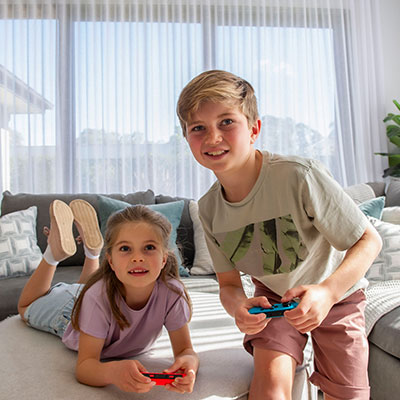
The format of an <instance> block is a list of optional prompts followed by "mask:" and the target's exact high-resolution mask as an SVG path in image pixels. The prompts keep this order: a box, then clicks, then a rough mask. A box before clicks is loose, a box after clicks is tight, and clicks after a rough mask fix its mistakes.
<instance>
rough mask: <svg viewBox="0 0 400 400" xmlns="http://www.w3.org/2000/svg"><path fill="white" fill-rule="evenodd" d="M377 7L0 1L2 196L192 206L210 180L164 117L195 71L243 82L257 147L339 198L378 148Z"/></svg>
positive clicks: (373, 3) (363, 173)
mask: <svg viewBox="0 0 400 400" xmlns="http://www.w3.org/2000/svg"><path fill="white" fill-rule="evenodd" d="M378 14H379V1H377V0H337V1H336V0H335V1H333V0H299V1H296V0H287V1H277V0H264V1H263V0H253V1H241V0H232V1H231V0H225V1H223V0H213V1H211V0H198V1H195V0H180V1H179V0H177V1H167V0H148V1H144V0H136V1H135V0H130V1H127V0H126V1H123V0H112V1H111V0H110V1H100V0H91V1H89V0H87V1H79V0H47V1H46V0H37V1H34V0H27V1H15V0H14V1H11V0H10V1H7V0H0V129H1V132H0V134H1V137H0V139H1V140H0V146H1V152H0V157H1V162H0V167H1V176H0V178H1V188H0V189H1V190H6V189H8V190H11V191H12V192H34V193H46V192H99V193H111V192H124V193H126V192H132V191H137V190H147V189H148V188H151V189H153V190H154V192H156V193H163V194H169V195H179V196H187V197H193V198H198V197H199V196H200V195H201V194H202V193H204V192H205V190H206V189H207V188H208V187H209V186H210V184H211V183H212V182H213V181H214V176H213V174H212V173H210V172H209V171H206V170H205V169H204V168H202V167H199V166H198V165H197V164H196V162H195V161H194V159H193V158H192V156H191V154H190V152H189V149H188V146H187V144H186V142H185V140H184V139H183V138H182V135H181V131H180V128H179V123H178V120H177V117H176V115H175V106H176V101H177V98H178V96H179V93H180V91H181V89H182V88H183V87H184V85H185V84H186V83H187V82H188V81H189V80H190V79H191V78H193V77H194V76H195V75H197V74H199V73H200V72H202V71H204V70H207V69H214V68H217V69H225V70H229V71H231V72H233V73H236V74H238V75H240V76H242V77H244V78H245V79H247V80H248V81H250V82H251V83H252V84H253V85H254V87H255V90H256V94H257V97H258V101H259V109H260V115H261V118H262V126H263V128H262V134H261V137H260V139H259V140H258V143H257V146H258V147H260V148H265V149H268V150H270V151H273V152H278V153H283V154H298V155H302V156H308V157H313V158H318V159H320V160H321V161H323V162H324V163H325V164H326V165H327V166H328V168H329V169H330V170H331V172H332V173H333V175H334V176H335V178H336V179H337V180H338V181H339V182H340V183H342V184H343V185H349V184H353V183H357V182H364V181H367V180H372V179H379V178H380V177H381V175H382V170H383V168H384V165H383V162H384V160H383V159H382V158H380V157H378V156H375V155H374V151H382V150H384V149H385V148H386V146H387V145H386V140H385V134H384V126H383V123H382V118H383V117H384V114H385V113H384V110H383V103H384V102H383V100H382V87H383V85H382V67H381V64H380V63H381V61H380V60H381V53H380V37H379V32H380V30H379V26H378V23H379V18H378Z"/></svg>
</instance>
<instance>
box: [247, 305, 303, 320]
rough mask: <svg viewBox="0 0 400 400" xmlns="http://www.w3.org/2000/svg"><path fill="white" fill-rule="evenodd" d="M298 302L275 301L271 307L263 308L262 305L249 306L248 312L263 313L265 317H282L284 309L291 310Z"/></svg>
mask: <svg viewBox="0 0 400 400" xmlns="http://www.w3.org/2000/svg"><path fill="white" fill-rule="evenodd" d="M298 304H299V303H297V301H288V302H285V303H276V304H273V305H272V307H271V308H263V307H253V308H250V310H249V313H250V314H261V313H264V314H265V315H266V316H267V318H275V317H282V316H283V313H284V312H285V311H289V310H293V308H296V307H297V306H298Z"/></svg>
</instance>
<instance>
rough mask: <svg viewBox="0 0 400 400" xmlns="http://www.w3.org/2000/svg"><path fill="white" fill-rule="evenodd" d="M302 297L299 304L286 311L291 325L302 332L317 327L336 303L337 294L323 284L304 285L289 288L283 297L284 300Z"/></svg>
mask: <svg viewBox="0 0 400 400" xmlns="http://www.w3.org/2000/svg"><path fill="white" fill-rule="evenodd" d="M295 297H300V298H301V301H300V303H299V305H298V306H297V307H296V308H295V309H293V310H290V311H286V312H285V317H286V319H287V321H288V322H289V324H290V325H292V326H293V327H294V328H296V329H297V330H298V331H299V332H301V333H307V332H311V331H312V330H313V329H315V328H317V327H318V326H319V325H320V324H321V322H322V321H323V320H324V319H325V317H326V316H327V315H328V313H329V311H330V309H331V308H332V306H333V305H334V304H335V303H336V300H337V299H336V296H334V294H333V293H332V292H331V291H330V290H329V289H328V288H327V287H325V286H323V285H302V286H297V287H295V288H292V289H289V290H288V291H287V292H286V293H285V294H284V295H283V297H282V302H286V301H290V300H292V299H293V298H295Z"/></svg>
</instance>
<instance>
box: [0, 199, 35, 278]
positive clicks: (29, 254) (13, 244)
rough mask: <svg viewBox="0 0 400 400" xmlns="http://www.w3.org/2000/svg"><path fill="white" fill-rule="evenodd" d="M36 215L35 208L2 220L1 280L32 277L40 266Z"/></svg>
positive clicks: (0, 239)
mask: <svg viewBox="0 0 400 400" xmlns="http://www.w3.org/2000/svg"><path fill="white" fill-rule="evenodd" d="M36 214H37V209H36V207H34V206H33V207H29V208H28V209H27V210H21V211H16V212H13V213H10V214H7V215H5V216H3V217H1V218H0V279H4V278H13V277H17V276H24V275H30V274H31V273H32V272H33V271H34V270H35V269H36V268H37V266H38V265H39V263H40V260H41V259H42V252H41V251H40V249H39V247H38V245H37V244H36Z"/></svg>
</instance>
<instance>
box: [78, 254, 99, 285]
mask: <svg viewBox="0 0 400 400" xmlns="http://www.w3.org/2000/svg"><path fill="white" fill-rule="evenodd" d="M85 250H86V249H85ZM98 269H99V257H97V258H89V257H85V262H84V263H83V268H82V272H81V275H80V276H79V280H78V283H86V282H87V281H88V279H89V277H90V275H92V274H93V273H94V272H96V271H97V270H98Z"/></svg>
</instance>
